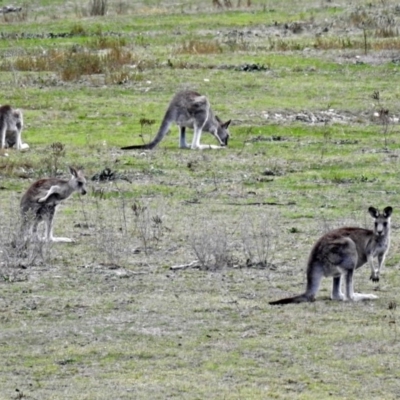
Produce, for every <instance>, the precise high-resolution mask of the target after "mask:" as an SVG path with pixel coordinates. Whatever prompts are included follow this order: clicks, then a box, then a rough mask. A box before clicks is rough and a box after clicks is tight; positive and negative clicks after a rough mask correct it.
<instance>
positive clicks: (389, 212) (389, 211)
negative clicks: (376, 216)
mask: <svg viewBox="0 0 400 400" xmlns="http://www.w3.org/2000/svg"><path fill="white" fill-rule="evenodd" d="M392 212H393V208H392V207H390V206H389V207H386V208H385V209H384V210H383V214H384V215H385V217H386V218H389V217H390V216H391V215H392Z"/></svg>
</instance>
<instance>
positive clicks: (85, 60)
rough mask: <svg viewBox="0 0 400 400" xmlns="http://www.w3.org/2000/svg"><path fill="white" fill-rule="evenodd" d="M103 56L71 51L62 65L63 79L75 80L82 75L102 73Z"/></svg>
mask: <svg viewBox="0 0 400 400" xmlns="http://www.w3.org/2000/svg"><path fill="white" fill-rule="evenodd" d="M103 71H104V70H103V68H102V62H101V58H100V57H99V56H98V55H96V54H90V53H77V54H74V53H71V54H70V55H69V57H68V58H65V59H64V62H63V63H62V64H61V65H60V76H61V79H62V80H63V81H74V80H77V79H79V78H80V77H81V76H82V75H91V74H101V73H102V72H103Z"/></svg>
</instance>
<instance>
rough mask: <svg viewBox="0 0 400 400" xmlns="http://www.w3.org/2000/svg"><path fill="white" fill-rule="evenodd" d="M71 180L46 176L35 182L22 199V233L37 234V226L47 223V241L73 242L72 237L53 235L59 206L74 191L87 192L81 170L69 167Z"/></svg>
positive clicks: (24, 235) (25, 234) (24, 234)
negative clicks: (54, 221) (55, 216)
mask: <svg viewBox="0 0 400 400" xmlns="http://www.w3.org/2000/svg"><path fill="white" fill-rule="evenodd" d="M69 170H70V172H71V178H70V179H69V180H64V179H58V178H45V179H40V180H38V181H36V182H34V183H33V184H32V185H31V186H30V187H29V189H28V190H27V191H26V192H25V194H24V195H23V196H22V199H21V206H20V208H21V214H22V234H23V237H24V238H26V236H27V235H30V236H37V227H38V225H39V224H40V223H41V222H45V223H46V236H45V238H44V239H45V241H48V242H49V241H50V242H66V243H70V242H73V240H72V239H69V238H63V237H58V238H56V237H53V220H54V215H55V212H56V208H57V206H58V205H59V204H60V203H61V202H62V201H63V200H65V199H67V198H68V197H69V196H70V195H71V194H72V193H74V192H79V193H81V194H86V186H85V185H86V179H85V177H84V176H83V173H82V172H81V171H80V170H76V169H74V168H72V167H70V168H69Z"/></svg>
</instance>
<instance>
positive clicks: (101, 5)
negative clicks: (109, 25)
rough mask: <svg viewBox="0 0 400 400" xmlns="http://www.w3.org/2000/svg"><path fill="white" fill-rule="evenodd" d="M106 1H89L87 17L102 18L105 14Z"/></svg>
mask: <svg viewBox="0 0 400 400" xmlns="http://www.w3.org/2000/svg"><path fill="white" fill-rule="evenodd" d="M107 7H108V1H107V0H91V1H90V2H89V15H90V16H92V17H95V16H104V15H106V14H107Z"/></svg>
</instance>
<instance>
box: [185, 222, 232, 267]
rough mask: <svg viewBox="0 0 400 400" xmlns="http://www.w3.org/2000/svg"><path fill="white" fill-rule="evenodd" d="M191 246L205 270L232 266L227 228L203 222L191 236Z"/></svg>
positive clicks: (193, 230) (195, 228)
mask: <svg viewBox="0 0 400 400" xmlns="http://www.w3.org/2000/svg"><path fill="white" fill-rule="evenodd" d="M188 239H189V244H190V246H191V248H192V251H193V253H194V255H195V256H196V258H197V260H198V262H199V264H200V268H201V269H203V270H212V271H215V270H218V269H221V268H225V267H229V266H231V265H232V255H231V251H230V248H229V244H228V235H227V231H226V226H224V225H222V224H216V223H215V222H214V221H209V220H202V221H200V222H199V223H197V226H194V227H193V229H192V230H191V233H190V234H189V238H188Z"/></svg>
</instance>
